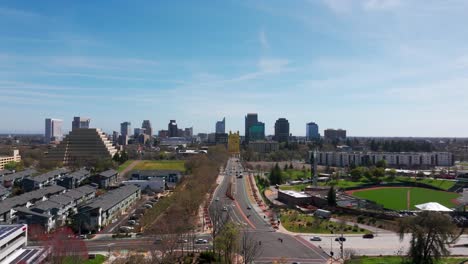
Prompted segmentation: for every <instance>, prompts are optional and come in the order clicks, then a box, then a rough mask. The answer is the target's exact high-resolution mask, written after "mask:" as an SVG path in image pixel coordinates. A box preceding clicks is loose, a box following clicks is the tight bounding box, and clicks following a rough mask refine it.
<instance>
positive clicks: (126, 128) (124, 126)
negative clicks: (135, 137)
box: [120, 122, 132, 137]
mask: <svg viewBox="0 0 468 264" xmlns="http://www.w3.org/2000/svg"><path fill="white" fill-rule="evenodd" d="M131 126H132V123H130V122H123V123H121V124H120V134H121V135H122V136H124V137H125V136H130V135H131V134H132V127H131Z"/></svg>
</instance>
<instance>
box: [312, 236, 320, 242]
mask: <svg viewBox="0 0 468 264" xmlns="http://www.w3.org/2000/svg"><path fill="white" fill-rule="evenodd" d="M310 241H322V239H321V238H320V237H318V236H314V237H311V238H310Z"/></svg>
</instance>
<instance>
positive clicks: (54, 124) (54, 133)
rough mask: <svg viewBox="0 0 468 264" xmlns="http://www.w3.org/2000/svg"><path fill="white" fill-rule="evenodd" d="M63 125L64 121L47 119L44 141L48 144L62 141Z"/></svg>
mask: <svg viewBox="0 0 468 264" xmlns="http://www.w3.org/2000/svg"><path fill="white" fill-rule="evenodd" d="M62 124H63V121H62V120H60V119H53V118H46V120H45V133H44V141H45V143H46V144H49V143H50V142H54V141H61V140H62V138H63V134H62Z"/></svg>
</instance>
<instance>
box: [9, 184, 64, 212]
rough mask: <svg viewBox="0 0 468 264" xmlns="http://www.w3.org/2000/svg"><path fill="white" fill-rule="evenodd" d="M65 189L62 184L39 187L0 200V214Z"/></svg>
mask: <svg viewBox="0 0 468 264" xmlns="http://www.w3.org/2000/svg"><path fill="white" fill-rule="evenodd" d="M64 190H66V188H64V187H62V186H58V185H52V186H48V187H45V188H43V189H38V190H35V191H32V192H27V193H24V194H21V195H18V196H14V197H11V198H7V199H5V200H3V201H0V214H3V213H5V212H8V211H9V210H10V209H11V208H14V207H17V206H23V205H25V204H26V203H28V202H29V201H32V200H37V199H40V198H41V197H44V196H47V195H51V194H56V193H60V192H63V191H64Z"/></svg>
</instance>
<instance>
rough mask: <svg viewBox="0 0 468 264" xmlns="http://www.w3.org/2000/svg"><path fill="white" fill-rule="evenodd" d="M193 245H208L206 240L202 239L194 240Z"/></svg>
mask: <svg viewBox="0 0 468 264" xmlns="http://www.w3.org/2000/svg"><path fill="white" fill-rule="evenodd" d="M195 244H208V240H206V239H203V238H199V239H197V240H195Z"/></svg>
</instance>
